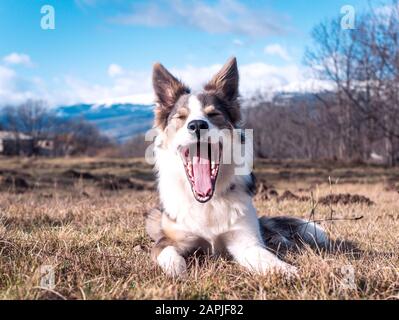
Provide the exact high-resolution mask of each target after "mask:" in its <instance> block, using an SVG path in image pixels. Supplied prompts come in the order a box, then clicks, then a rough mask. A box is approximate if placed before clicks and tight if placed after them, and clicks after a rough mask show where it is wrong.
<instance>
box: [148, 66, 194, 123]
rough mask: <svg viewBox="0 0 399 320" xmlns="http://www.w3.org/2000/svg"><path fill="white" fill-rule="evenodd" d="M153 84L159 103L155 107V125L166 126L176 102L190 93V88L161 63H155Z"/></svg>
mask: <svg viewBox="0 0 399 320" xmlns="http://www.w3.org/2000/svg"><path fill="white" fill-rule="evenodd" d="M152 85H153V88H154V92H155V98H156V101H155V102H156V104H157V106H156V108H155V126H160V127H162V128H164V127H165V126H166V122H167V119H168V116H169V113H170V112H171V111H172V109H173V107H174V105H175V103H176V102H177V100H178V99H179V97H180V96H182V95H183V94H187V93H190V89H189V88H188V87H187V86H185V85H184V84H183V83H182V82H181V81H179V80H177V79H176V78H175V77H174V76H173V75H172V74H171V73H170V72H169V71H168V70H166V68H165V67H164V66H163V65H162V64H160V63H156V64H154V67H153V72H152Z"/></svg>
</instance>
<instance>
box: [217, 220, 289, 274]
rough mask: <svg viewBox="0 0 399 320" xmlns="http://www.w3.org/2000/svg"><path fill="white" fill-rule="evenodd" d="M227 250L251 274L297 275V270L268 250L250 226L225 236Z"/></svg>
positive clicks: (257, 233) (256, 231)
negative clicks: (277, 273) (275, 273)
mask: <svg viewBox="0 0 399 320" xmlns="http://www.w3.org/2000/svg"><path fill="white" fill-rule="evenodd" d="M224 242H225V245H226V249H227V250H228V251H229V252H230V254H231V255H232V256H233V258H234V259H235V260H236V261H237V262H238V263H239V264H240V265H241V266H243V267H245V268H246V269H248V270H250V271H251V272H255V273H259V274H263V275H265V274H270V273H273V272H279V273H284V274H287V275H290V276H291V275H295V274H296V268H295V267H293V266H291V265H289V264H287V263H285V262H283V261H282V260H280V259H279V258H277V256H276V255H274V254H273V253H271V252H270V251H268V250H266V248H265V246H264V244H263V241H262V239H261V236H260V234H259V231H258V230H256V229H255V230H253V228H249V227H248V226H244V227H243V228H240V229H236V230H234V231H229V232H228V233H226V234H225V235H224Z"/></svg>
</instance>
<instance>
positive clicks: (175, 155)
mask: <svg viewBox="0 0 399 320" xmlns="http://www.w3.org/2000/svg"><path fill="white" fill-rule="evenodd" d="M238 80H239V75H238V69H237V61H236V59H235V58H231V59H230V60H229V61H228V62H227V63H226V64H225V65H224V66H223V67H222V69H221V70H220V71H219V72H218V73H217V74H216V75H215V76H214V77H213V78H212V80H210V81H209V82H208V83H207V84H205V85H204V87H203V90H202V91H200V92H198V93H196V94H193V93H191V91H190V89H189V88H188V87H187V86H186V85H185V84H183V83H182V82H181V81H179V80H178V79H176V78H175V77H174V76H173V75H172V74H171V73H170V72H169V71H168V70H166V69H165V67H163V66H162V65H161V64H159V63H157V64H155V65H154V68H153V87H154V91H155V97H156V107H155V123H154V127H155V128H156V129H157V136H156V138H155V142H154V152H155V168H156V171H157V173H158V190H159V195H160V201H161V206H162V208H161V209H160V210H158V209H154V210H152V211H151V212H150V213H149V214H148V215H147V220H146V230H147V233H148V234H149V236H150V237H151V238H152V239H153V240H154V241H155V245H154V247H153V249H152V257H153V259H154V260H155V261H156V262H157V263H158V265H159V266H160V267H161V268H162V269H163V271H164V272H165V273H166V274H167V275H169V276H172V277H176V276H181V275H184V274H185V273H186V270H187V265H186V261H185V256H187V255H188V254H189V253H193V252H195V251H197V250H201V251H202V250H204V251H206V252H209V253H211V254H219V253H227V254H229V255H230V256H231V257H232V258H233V259H234V260H235V261H236V262H237V263H239V264H240V265H241V266H242V267H244V268H246V269H247V270H250V271H251V272H254V273H259V274H269V273H272V272H282V273H284V274H287V275H292V274H296V268H295V267H294V266H291V265H289V264H287V263H285V262H283V261H282V260H280V259H279V258H278V257H277V256H276V255H275V254H273V253H272V252H271V251H269V250H268V249H267V248H266V245H268V246H269V244H278V245H285V246H286V247H293V246H295V245H296V244H300V243H308V244H310V245H316V246H319V247H325V246H326V245H327V242H328V238H327V235H326V234H325V232H324V231H323V230H322V229H321V228H320V227H319V226H317V225H316V224H314V223H310V222H307V221H305V220H301V219H296V218H289V217H276V218H266V217H262V218H260V219H258V217H257V214H256V210H255V208H254V205H253V202H252V197H253V195H254V191H255V182H254V176H253V174H252V173H251V169H252V168H251V167H252V154H251V152H250V148H245V145H246V144H252V141H250V140H249V139H247V137H246V136H245V135H244V134H243V133H242V132H243V131H242V130H240V123H241V111H240V105H239V101H238V97H239V93H238V82H239V81H238ZM259 120H260V121H261V119H259ZM215 137H216V138H215ZM243 147H244V149H245V154H244V156H243V157H244V161H243V162H241V163H237V161H234V154H237V152H238V154H240V155H241V154H242V150H243ZM237 150H238V151H237ZM248 150H249V151H248ZM232 155H233V156H232ZM226 159H227V160H229V161H226ZM269 242H270V243H269Z"/></svg>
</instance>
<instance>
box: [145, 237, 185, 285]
mask: <svg viewBox="0 0 399 320" xmlns="http://www.w3.org/2000/svg"><path fill="white" fill-rule="evenodd" d="M151 254H152V258H153V260H155V261H156V263H158V265H159V266H160V267H161V269H162V270H163V271H164V272H165V273H166V274H167V275H168V276H171V277H178V276H182V275H184V274H185V272H186V270H187V265H186V261H185V260H184V257H183V256H182V254H183V252H182V250H181V248H179V247H178V245H177V244H176V242H175V241H173V240H171V239H169V238H167V237H163V238H161V239H159V240H158V241H157V242H156V243H155V245H154V247H153V248H152V252H151Z"/></svg>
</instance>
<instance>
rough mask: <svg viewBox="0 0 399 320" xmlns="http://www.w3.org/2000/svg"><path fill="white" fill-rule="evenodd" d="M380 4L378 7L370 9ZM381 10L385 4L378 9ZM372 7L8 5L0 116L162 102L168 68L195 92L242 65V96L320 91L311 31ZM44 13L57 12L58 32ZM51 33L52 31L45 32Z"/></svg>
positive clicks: (22, 1)
mask: <svg viewBox="0 0 399 320" xmlns="http://www.w3.org/2000/svg"><path fill="white" fill-rule="evenodd" d="M371 2H373V1H371ZM375 2H376V4H378V3H379V1H378V0H376V1H375ZM348 4H349V5H352V6H353V7H354V9H355V10H356V13H357V12H361V11H362V10H364V9H365V8H367V7H368V6H369V3H368V1H366V0H342V1H341V0H329V1H310V0H258V1H255V0H214V1H197V0H170V1H168V0H159V1H141V0H135V1H131V0H62V1H61V0H44V1H42V0H18V1H16V0H0V106H1V105H7V104H18V103H22V102H24V101H25V100H27V99H41V100H45V101H47V103H48V104H49V105H50V106H58V105H72V104H76V103H98V104H102V103H106V104H110V103H116V102H121V103H124V102H129V103H144V104H149V103H152V101H153V94H152V87H151V69H152V65H153V64H154V63H155V62H161V63H162V64H163V65H164V66H165V67H166V68H168V69H169V70H171V71H172V73H174V74H175V75H176V76H178V77H179V78H181V79H182V80H183V81H184V82H186V83H187V84H188V85H190V86H191V87H192V88H193V89H194V90H199V89H200V88H201V86H202V85H203V84H204V83H205V82H206V81H207V80H209V79H210V78H211V76H212V74H214V73H216V72H217V70H218V69H219V68H220V67H221V66H222V65H223V63H224V62H225V61H226V60H227V59H228V58H229V57H231V56H236V57H237V60H238V64H239V71H240V90H241V94H242V95H243V96H250V95H251V94H254V93H255V92H258V91H260V92H267V91H272V90H284V91H298V90H308V89H309V88H311V87H312V86H317V84H315V82H314V80H313V79H310V78H309V74H308V71H307V70H306V68H305V67H304V66H303V63H302V61H303V54H304V51H305V48H306V46H309V45H311V37H310V33H311V30H312V27H313V26H314V25H316V24H317V23H319V22H321V21H323V20H324V19H326V18H333V17H337V18H339V17H340V15H341V13H340V10H341V8H342V6H344V5H348ZM45 5H50V6H52V8H53V9H54V29H43V28H42V26H43V25H42V23H43V19H45V21H44V22H48V21H49V20H47V17H48V16H47V14H48V11H44V12H43V13H42V12H41V9H42V7H43V6H45ZM46 26H48V24H46Z"/></svg>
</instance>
